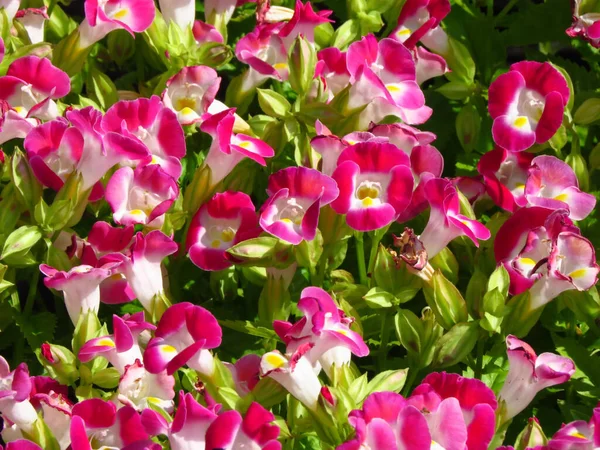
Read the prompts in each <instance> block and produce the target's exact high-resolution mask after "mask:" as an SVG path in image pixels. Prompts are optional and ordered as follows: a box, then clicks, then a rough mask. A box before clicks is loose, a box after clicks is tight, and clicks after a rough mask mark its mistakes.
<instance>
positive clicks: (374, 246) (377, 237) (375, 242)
mask: <svg viewBox="0 0 600 450" xmlns="http://www.w3.org/2000/svg"><path fill="white" fill-rule="evenodd" d="M382 237H383V234H382V233H377V232H375V233H374V234H373V239H372V240H371V252H370V254H369V271H368V272H367V273H370V274H373V270H374V269H375V259H376V258H377V252H378V251H379V243H380V242H381V238H382ZM371 280H373V277H372V276H371Z"/></svg>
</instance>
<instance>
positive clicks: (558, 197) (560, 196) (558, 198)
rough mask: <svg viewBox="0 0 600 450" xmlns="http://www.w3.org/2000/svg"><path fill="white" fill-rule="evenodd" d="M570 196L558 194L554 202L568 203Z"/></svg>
mask: <svg viewBox="0 0 600 450" xmlns="http://www.w3.org/2000/svg"><path fill="white" fill-rule="evenodd" d="M568 198H569V196H568V195H567V194H558V195H557V196H556V197H554V200H558V201H559V202H566V201H567V199H568Z"/></svg>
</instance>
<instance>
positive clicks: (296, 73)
mask: <svg viewBox="0 0 600 450" xmlns="http://www.w3.org/2000/svg"><path fill="white" fill-rule="evenodd" d="M288 64H289V68H290V76H289V82H290V84H291V85H292V88H293V89H294V90H295V91H296V92H298V93H299V94H301V95H306V93H307V92H308V90H309V88H310V85H311V82H312V80H313V77H314V75H315V65H316V64H317V51H316V49H315V46H314V44H312V43H311V42H309V41H307V40H306V39H305V38H304V37H303V36H298V37H297V38H296V39H295V40H294V43H293V44H292V47H291V48H290V52H289V58H288ZM259 101H260V91H259ZM265 112H266V111H265Z"/></svg>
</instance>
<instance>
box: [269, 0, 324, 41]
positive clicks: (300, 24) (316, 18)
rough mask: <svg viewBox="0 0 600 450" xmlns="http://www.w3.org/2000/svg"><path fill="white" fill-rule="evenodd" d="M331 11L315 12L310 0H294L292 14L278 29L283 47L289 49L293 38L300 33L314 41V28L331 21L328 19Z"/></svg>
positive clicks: (308, 39)
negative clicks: (303, 1) (306, 0)
mask: <svg viewBox="0 0 600 450" xmlns="http://www.w3.org/2000/svg"><path fill="white" fill-rule="evenodd" d="M331 13H332V12H331V11H327V10H324V11H319V12H315V11H314V10H313V8H312V4H311V3H310V1H308V2H306V3H302V1H301V0H296V4H295V6H294V15H293V16H292V18H291V19H290V20H289V21H288V22H286V23H285V24H284V25H283V27H281V30H280V31H279V36H281V37H282V38H283V44H284V45H285V48H286V49H288V50H289V48H290V47H291V46H292V43H293V42H294V40H295V39H296V38H297V37H298V36H300V35H302V36H303V37H304V38H305V39H306V40H307V41H309V42H314V41H315V28H316V27H318V26H319V25H322V24H324V23H328V22H332V21H331V20H329V19H328V17H329V16H330V15H331Z"/></svg>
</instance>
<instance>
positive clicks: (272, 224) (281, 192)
mask: <svg viewBox="0 0 600 450" xmlns="http://www.w3.org/2000/svg"><path fill="white" fill-rule="evenodd" d="M338 193H339V191H338V188H337V186H336V183H335V181H333V180H332V179H331V178H330V177H328V176H327V175H323V174H322V173H320V172H319V171H317V170H314V169H307V168H306V167H288V168H287V169H282V170H280V171H279V172H276V173H274V174H273V175H271V176H270V177H269V186H268V187H267V194H269V196H270V198H269V199H268V200H267V201H266V202H265V204H264V205H263V207H262V208H261V213H260V220H259V223H260V226H261V227H262V228H263V230H265V231H266V232H267V233H270V234H272V235H273V236H276V237H278V238H280V239H283V240H284V241H286V242H289V243H291V244H294V245H298V244H300V243H301V242H302V241H303V240H307V241H312V240H313V239H314V237H315V235H316V232H317V225H318V224H319V211H320V209H321V208H322V207H323V206H325V205H328V204H329V203H331V202H332V201H333V200H335V199H336V197H337V196H338Z"/></svg>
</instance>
